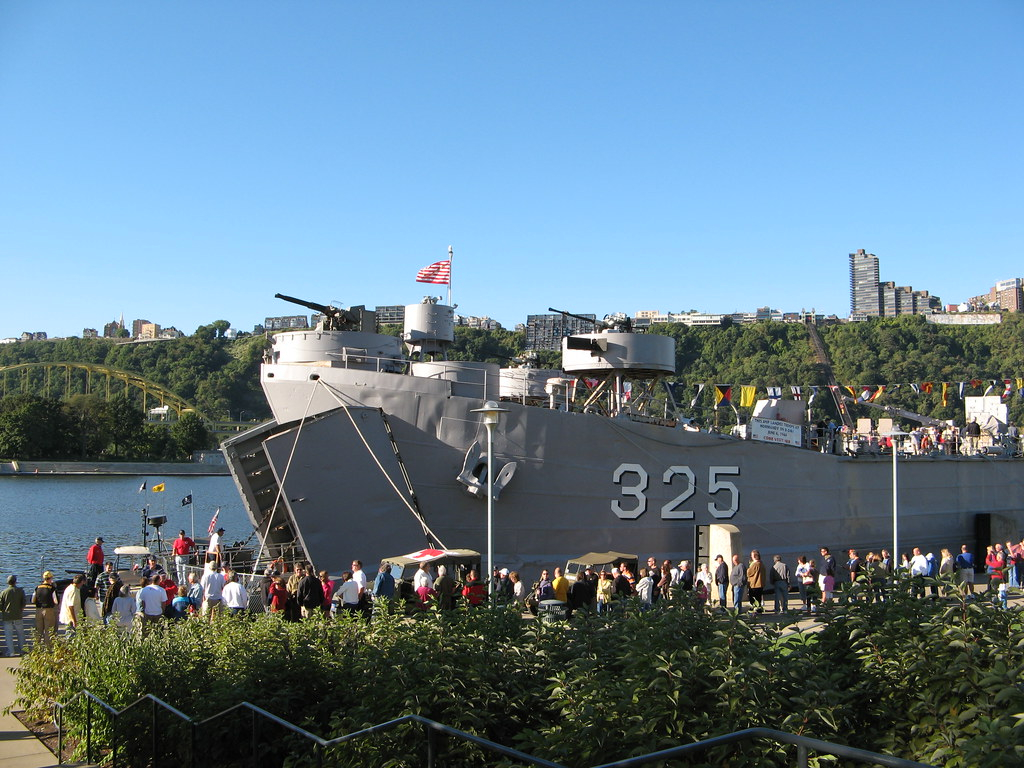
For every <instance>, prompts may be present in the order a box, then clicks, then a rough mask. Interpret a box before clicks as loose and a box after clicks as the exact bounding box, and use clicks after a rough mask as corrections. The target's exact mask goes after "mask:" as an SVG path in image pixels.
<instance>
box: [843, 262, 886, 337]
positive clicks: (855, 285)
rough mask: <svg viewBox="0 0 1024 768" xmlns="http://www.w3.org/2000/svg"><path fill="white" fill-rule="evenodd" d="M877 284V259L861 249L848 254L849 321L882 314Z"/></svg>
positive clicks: (879, 291)
mask: <svg viewBox="0 0 1024 768" xmlns="http://www.w3.org/2000/svg"><path fill="white" fill-rule="evenodd" d="M881 299H882V297H881V290H880V287H879V282H878V257H877V256H875V254H873V253H865V252H864V249H863V248H861V249H859V250H858V251H856V252H855V253H851V254H850V319H851V320H863V319H865V318H868V317H878V316H879V315H881V314H882V301H881Z"/></svg>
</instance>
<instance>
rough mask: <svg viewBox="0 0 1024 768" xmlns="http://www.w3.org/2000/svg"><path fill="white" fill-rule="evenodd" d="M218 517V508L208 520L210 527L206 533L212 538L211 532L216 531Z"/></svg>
mask: <svg viewBox="0 0 1024 768" xmlns="http://www.w3.org/2000/svg"><path fill="white" fill-rule="evenodd" d="M219 515H220V507H217V511H216V512H214V513H213V517H212V518H211V519H210V527H209V528H207V529H206V532H207V533H208V534H210V535H211V536H213V532H214V531H216V530H217V517H218V516H219Z"/></svg>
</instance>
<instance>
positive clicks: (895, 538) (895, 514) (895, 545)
mask: <svg viewBox="0 0 1024 768" xmlns="http://www.w3.org/2000/svg"><path fill="white" fill-rule="evenodd" d="M908 434H910V433H909V432H903V431H902V430H900V429H897V428H894V429H893V430H892V431H891V432H886V433H885V435H886V437H888V438H889V439H890V441H891V442H892V553H891V557H892V561H893V563H896V558H897V557H898V553H899V551H900V550H899V505H900V502H899V494H898V490H899V482H898V480H899V474H898V471H897V469H896V457H897V456H898V455H899V452H900V449H899V446H897V445H896V438H898V437H906V436H907V435H908Z"/></svg>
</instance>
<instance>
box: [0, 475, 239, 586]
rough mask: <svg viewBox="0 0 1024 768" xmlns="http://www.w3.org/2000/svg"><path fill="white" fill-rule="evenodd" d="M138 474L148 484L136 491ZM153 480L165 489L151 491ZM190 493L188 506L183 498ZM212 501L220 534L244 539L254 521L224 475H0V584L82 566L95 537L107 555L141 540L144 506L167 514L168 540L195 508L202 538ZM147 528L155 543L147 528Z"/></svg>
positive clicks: (189, 521) (189, 526) (31, 582)
mask: <svg viewBox="0 0 1024 768" xmlns="http://www.w3.org/2000/svg"><path fill="white" fill-rule="evenodd" d="M143 481H145V483H146V490H145V491H141V492H140V491H139V487H140V486H141V485H142V483H143ZM159 483H164V485H165V488H166V490H164V491H163V492H162V493H154V492H153V491H152V488H153V486H154V485H157V484H159ZM189 494H191V495H192V501H193V506H192V507H191V508H190V507H187V506H182V504H181V501H182V499H183V498H184V497H185V496H187V495H189ZM217 507H220V515H219V516H218V518H217V522H218V527H223V528H224V529H225V533H224V541H225V542H226V543H228V544H231V543H234V542H236V541H244V540H245V539H247V538H248V536H249V534H251V533H252V525H251V524H250V523H249V518H248V515H246V513H245V509H244V507H243V506H242V500H241V498H240V497H239V495H238V490H237V489H236V488H235V483H234V481H233V480H232V479H231V477H229V476H220V477H169V478H162V477H158V476H139V477H133V476H124V475H121V476H109V475H108V476H102V475H101V476H59V475H55V476H52V477H48V476H45V475H20V476H14V475H9V476H0V576H2V579H0V589H2V588H3V587H4V586H6V584H5V583H4V582H6V580H7V576H8V575H10V574H12V573H13V574H17V575H18V582H19V584H20V585H21V586H24V587H25V588H26V589H31V588H32V587H34V586H35V584H36V583H38V582H37V581H36V580H37V579H39V577H40V574H41V572H42V571H43V570H51V571H53V572H54V573H55V574H56V575H57V577H58V578H60V577H61V576H63V575H64V571H65V570H67V569H72V570H85V569H87V567H88V566H87V564H86V562H85V555H86V552H87V551H88V549H89V546H90V545H91V544H92V543H93V540H94V539H95V538H96V537H97V536H102V537H103V539H104V541H105V543H104V546H103V549H104V553H105V554H106V555H107V556H108V558H111V559H112V558H113V554H114V547H119V546H123V545H126V544H141V543H142V514H141V513H142V510H143V509H148V516H149V517H156V516H160V515H163V516H166V517H167V523H166V525H164V526H163V528H162V529H161V534H162V535H163V537H164V539H165V540H166V541H167V542H168V544H169V542H170V541H171V540H173V539H174V538H176V537H177V535H178V531H179V530H181V529H185V531H186V532H187V533H189V534H191V531H192V530H193V515H194V520H195V537H194V538H195V539H196V541H200V542H201V541H205V540H206V539H207V538H208V534H207V528H208V526H209V524H210V519H211V518H212V517H213V513H214V511H215V510H216V509H217ZM193 509H194V513H193V511H192V510H193ZM149 535H150V537H151V538H150V541H149V544H150V546H154V543H153V541H152V536H153V535H154V531H153V529H152V528H150V529H149Z"/></svg>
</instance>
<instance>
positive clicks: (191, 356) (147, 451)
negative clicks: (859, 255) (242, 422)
mask: <svg viewBox="0 0 1024 768" xmlns="http://www.w3.org/2000/svg"><path fill="white" fill-rule="evenodd" d="M228 327H230V326H229V324H228V323H227V321H223V320H218V321H216V322H214V323H211V324H210V325H205V326H201V327H200V328H199V329H197V331H196V332H195V333H194V334H193V335H191V336H187V337H183V338H180V339H171V340H164V341H158V342H148V343H132V344H126V343H118V342H115V341H113V340H109V339H78V338H70V339H58V340H54V341H31V342H23V343H18V344H8V345H0V367H3V366H11V365H17V364H20V363H45V362H51V363H60V362H80V363H92V364H96V365H104V366H108V367H111V368H117V369H121V370H125V371H129V372H132V373H136V374H138V375H140V376H142V377H143V378H145V379H147V380H150V381H153V382H154V383H157V384H160V385H161V386H163V387H165V388H167V389H168V390H170V391H172V392H174V393H175V394H177V395H178V396H179V397H181V398H183V399H185V400H186V401H188V402H191V403H193V404H194V405H195V406H196V407H197V409H198V410H199V411H200V412H201V413H203V414H205V415H206V416H208V417H210V418H212V419H223V420H231V419H237V418H238V417H239V416H240V415H241V414H243V413H244V414H245V416H246V420H253V419H256V420H259V419H265V418H269V417H270V411H269V408H268V406H267V403H266V400H265V398H264V396H263V393H262V391H261V389H260V385H259V365H260V362H261V360H262V358H263V353H264V350H265V348H266V346H267V339H266V337H264V336H245V337H240V338H235V339H229V338H227V337H225V336H224V332H225V330H226V329H227V328H228ZM383 332H388V333H392V334H395V335H398V334H399V333H400V328H398V327H397V326H385V327H384V329H383ZM652 332H654V333H661V334H665V335H668V336H671V337H672V338H673V339H674V340H675V342H676V369H677V371H678V373H677V375H676V376H675V377H674V380H675V381H676V382H677V383H678V386H677V387H676V392H678V393H684V394H681V395H679V396H677V398H676V399H677V402H678V405H679V406H680V407H681V408H682V410H683V412H684V413H686V414H687V415H689V416H693V417H696V418H697V419H698V420H699V421H702V422H706V423H710V421H711V420H712V419H713V418H716V417H717V418H719V419H721V421H722V422H723V423H729V422H730V421H731V420H732V419H734V414H733V413H732V411H731V409H719V411H718V412H715V411H713V409H712V407H713V400H712V397H711V394H710V385H713V384H719V385H729V386H733V387H734V388H736V389H737V390H738V388H739V387H740V386H741V385H749V386H756V387H758V388H759V392H758V395H759V397H763V396H764V389H763V388H764V387H767V386H779V387H782V389H783V393H784V396H785V397H789V396H790V394H789V387H790V386H794V385H795V386H802V387H804V388H805V395H804V397H805V401H806V399H807V397H808V396H809V392H808V391H807V390H808V388H809V387H812V386H818V387H824V386H825V385H826V384H827V381H828V376H827V372H826V369H825V366H823V365H822V364H821V363H820V362H819V361H818V360H817V359H816V358H815V355H814V352H813V349H812V347H811V344H810V339H809V332H808V329H807V328H806V327H805V326H803V325H801V324H794V323H780V322H772V321H764V322H760V323H754V324H750V325H731V326H727V327H714V328H703V327H702V328H698V327H690V326H686V325H681V324H665V325H657V326H655V327H654V328H652ZM819 333H820V335H821V337H822V340H823V342H824V344H825V347H826V349H827V352H828V356H829V358H830V360H831V364H832V368H833V371H834V373H835V376H836V378H837V380H838V382H839V383H840V384H844V385H846V384H848V385H853V386H855V387H861V386H871V387H872V388H877V387H878V386H879V385H885V386H886V390H885V391H884V392H883V393H882V395H881V396H879V397H878V398H877V400H876V402H877V403H879V404H888V405H893V406H895V407H898V408H902V409H905V410H909V411H913V412H916V413H920V414H922V415H925V416H931V417H933V418H940V419H955V420H958V421H960V422H961V423H962V421H963V418H964V406H963V402H962V401H961V400H960V398H959V396H958V395H957V390H958V384H959V382H967V383H968V386H967V389H966V391H965V394H966V395H980V394H983V392H984V390H985V389H987V388H988V387H989V386H991V385H992V382H997V383H998V386H996V387H995V388H994V390H993V391H994V392H995V393H999V392H1001V391H1002V388H1003V386H1002V382H1003V381H1004V380H1006V379H1010V380H1011V381H1012V382H1013V387H1014V392H1013V394H1012V396H1011V397H1009V398H1008V399H1007V405H1008V407H1009V414H1010V419H1011V420H1013V421H1014V422H1016V423H1018V424H1019V423H1021V421H1022V420H1024V398H1020V397H1019V396H1018V395H1017V391H1016V390H1017V387H1016V384H1017V382H1016V379H1017V378H1022V377H1024V317H1021V316H1018V315H1009V314H1007V315H1004V316H1003V322H1002V323H1001V324H998V325H986V326H946V325H936V324H931V323H927V322H926V321H925V319H924V318H923V317H921V316H908V317H899V318H891V319H890V318H879V319H874V320H870V321H868V322H864V323H847V324H839V325H834V326H825V327H822V328H820V329H819ZM524 346H525V334H524V333H523V332H522V331H508V330H504V329H501V330H495V331H485V330H480V329H475V328H463V327H459V328H456V333H455V343H454V344H453V345H452V348H451V350H450V352H449V359H452V360H475V361H484V362H492V363H496V364H499V365H502V366H509V365H512V364H514V361H515V360H522V359H523V358H524V353H523V349H524ZM535 364H536V365H537V366H538V367H541V368H552V369H557V368H559V367H560V355H559V353H558V352H552V351H542V352H540V353H538V354H537V355H536V356H535ZM33 375H35V376H37V377H39V378H38V379H36V380H35V381H34V382H33V381H32V380H29V381H27V382H26V378H25V377H29V376H30V374H26V373H20V372H11V371H8V372H6V373H3V374H2V377H3V378H2V381H0V383H2V385H3V390H2V391H3V393H4V395H3V397H2V398H0V456H3V457H5V458H72V457H81V458H97V457H103V456H108V457H111V458H143V457H145V458H158V457H164V456H174V455H181V453H182V452H183V451H184V446H185V445H187V444H194V442H195V441H194V440H191V439H189V440H186V439H185V438H184V437H182V438H181V440H180V441H179V442H180V445H179V444H178V442H174V441H173V440H172V439H171V434H172V433H168V431H167V428H166V427H159V426H156V425H153V424H151V423H148V422H147V421H146V419H145V414H143V413H142V401H141V396H140V395H139V394H137V393H135V392H134V391H128V392H126V394H125V396H124V401H119V400H116V399H115V398H111V399H110V400H102V399H100V398H99V397H98V396H96V395H95V394H93V393H87V392H86V387H87V385H86V380H85V379H84V377H81V378H80V379H78V380H76V379H75V378H73V377H72V378H70V379H68V380H63V381H62V382H61V383H60V384H59V385H54V384H53V383H52V382H51V386H53V387H57V386H59V387H60V389H61V391H55V389H47V385H46V384H44V382H43V379H42V376H43V374H42V373H38V374H33ZM925 382H931V383H932V384H933V387H932V391H931V392H930V393H929V392H925V391H921V392H918V391H915V390H914V388H913V387H911V386H910V385H911V384H918V385H920V384H924V383H925ZM942 382H947V383H949V384H950V385H951V386H950V387H949V392H948V393H947V402H946V403H945V404H943V402H942V387H941V383H942ZM699 384H705V385H706V386H707V387H708V389H706V391H705V392H704V393H703V395H702V397H701V399H700V400H699V402H698V403H697V404H696V405H695V406H694V407H692V408H691V407H690V402H689V401H690V398H692V396H693V395H694V394H695V393H696V391H697V385H699ZM895 384H900V385H901V386H900V387H898V388H896V387H894V386H893V385H895ZM973 384H977V386H973ZM93 388H95V383H93ZM855 391H857V392H858V394H859V391H858V390H855ZM735 401H737V402H738V397H736V398H735ZM132 409H134V410H136V411H137V413H134V414H133V415H132V417H131V418H127V417H126V415H125V414H126V412H127V411H129V410H132ZM852 411H853V415H854V416H873V417H876V418H877V415H878V412H877V411H873V410H869V409H867V408H866V407H865V406H853V408H852ZM836 416H837V412H836V406H835V402H834V400H833V399H832V398H831V397H829V396H828V394H827V392H826V391H824V390H819V394H818V396H817V397H816V398H815V401H814V403H813V404H812V407H811V418H812V419H814V420H817V419H820V418H834V417H836ZM97 424H100V425H105V426H103V428H97V426H96V425H97ZM187 424H188V420H186V425H187ZM178 429H179V431H180V430H183V429H184V427H182V426H179V427H178ZM205 447H209V446H207V445H200V446H197V448H196V449H201V448H205Z"/></svg>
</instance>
